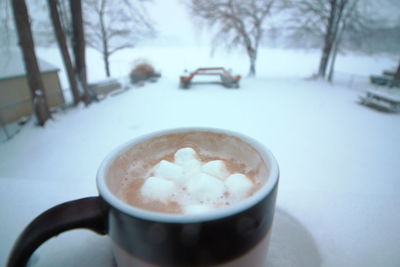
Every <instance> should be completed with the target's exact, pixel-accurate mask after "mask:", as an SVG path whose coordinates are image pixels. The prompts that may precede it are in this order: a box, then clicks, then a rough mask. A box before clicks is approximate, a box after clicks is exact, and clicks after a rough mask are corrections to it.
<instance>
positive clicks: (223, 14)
mask: <svg viewBox="0 0 400 267" xmlns="http://www.w3.org/2000/svg"><path fill="white" fill-rule="evenodd" d="M273 4H274V0H247V1H241V0H191V1H190V2H189V3H188V5H187V6H188V8H189V10H190V12H191V14H192V15H193V16H194V17H196V18H199V19H200V21H202V22H205V23H206V24H207V25H208V26H209V27H210V28H213V27H215V28H216V30H217V32H216V33H215V37H214V42H213V46H214V47H215V46H216V45H219V44H220V43H224V44H225V45H227V46H228V47H235V46H238V47H242V48H244V49H245V50H246V53H247V55H248V57H249V60H250V69H249V76H254V75H255V74H256V60H257V52H258V47H259V45H260V41H261V40H262V38H263V35H264V29H263V26H264V23H265V20H266V18H267V17H268V16H269V15H271V11H272V7H273Z"/></svg>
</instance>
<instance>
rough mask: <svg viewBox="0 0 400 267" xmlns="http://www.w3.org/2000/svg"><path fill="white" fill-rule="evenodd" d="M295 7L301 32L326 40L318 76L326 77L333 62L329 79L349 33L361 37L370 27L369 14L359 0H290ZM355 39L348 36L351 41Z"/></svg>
mask: <svg viewBox="0 0 400 267" xmlns="http://www.w3.org/2000/svg"><path fill="white" fill-rule="evenodd" d="M284 3H285V7H286V8H289V9H291V10H292V14H291V16H290V19H289V20H290V22H291V23H292V25H294V26H293V27H292V30H294V32H295V33H296V34H297V35H301V34H302V35H305V36H312V37H314V38H315V37H316V38H317V39H321V40H322V52H321V58H320V63H319V67H318V73H317V76H318V77H321V78H325V77H326V74H327V71H328V67H329V66H328V64H329V61H330V71H329V75H328V80H329V81H331V80H332V77H333V70H334V65H335V61H336V55H337V53H338V52H339V50H340V46H341V44H342V41H343V40H344V39H345V36H346V34H348V35H354V36H357V35H358V34H361V33H362V32H363V33H365V31H367V29H368V23H370V20H368V15H367V14H366V13H363V12H362V10H361V9H359V6H360V1H358V0H287V1H284ZM350 39H351V38H347V40H350Z"/></svg>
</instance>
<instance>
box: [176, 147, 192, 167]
mask: <svg viewBox="0 0 400 267" xmlns="http://www.w3.org/2000/svg"><path fill="white" fill-rule="evenodd" d="M193 159H197V153H196V151H194V149H193V148H190V147H185V148H181V149H179V150H178V151H176V152H175V163H176V164H179V165H186V163H187V162H188V161H190V160H193Z"/></svg>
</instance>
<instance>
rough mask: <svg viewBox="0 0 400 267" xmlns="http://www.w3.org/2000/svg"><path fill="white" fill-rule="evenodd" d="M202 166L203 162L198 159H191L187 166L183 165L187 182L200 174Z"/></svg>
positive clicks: (186, 163)
mask: <svg viewBox="0 0 400 267" xmlns="http://www.w3.org/2000/svg"><path fill="white" fill-rule="evenodd" d="M201 164H202V163H201V161H199V160H197V159H191V160H188V161H186V162H185V164H184V165H182V168H183V176H184V177H185V178H184V179H185V181H189V180H190V179H192V178H193V177H195V176H197V175H199V174H200V169H201Z"/></svg>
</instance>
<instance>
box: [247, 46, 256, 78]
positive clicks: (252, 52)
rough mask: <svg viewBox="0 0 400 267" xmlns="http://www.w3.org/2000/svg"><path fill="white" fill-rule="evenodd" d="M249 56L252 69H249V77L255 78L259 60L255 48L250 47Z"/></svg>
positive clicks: (248, 49)
mask: <svg viewBox="0 0 400 267" xmlns="http://www.w3.org/2000/svg"><path fill="white" fill-rule="evenodd" d="M247 55H248V56H249V60H250V69H249V74H248V76H249V77H254V76H255V75H256V60H257V54H256V51H255V50H254V49H253V48H251V47H248V48H247Z"/></svg>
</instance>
